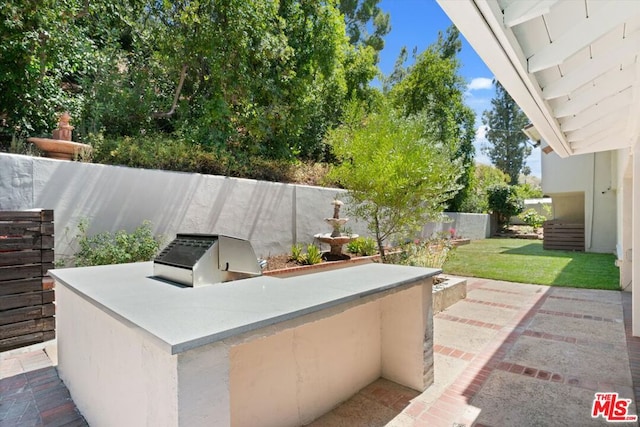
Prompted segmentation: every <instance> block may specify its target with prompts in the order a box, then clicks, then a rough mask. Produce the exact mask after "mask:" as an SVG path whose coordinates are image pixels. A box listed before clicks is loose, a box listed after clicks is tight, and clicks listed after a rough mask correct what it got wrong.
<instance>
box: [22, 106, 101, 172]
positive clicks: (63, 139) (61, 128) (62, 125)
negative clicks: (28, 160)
mask: <svg viewBox="0 0 640 427" xmlns="http://www.w3.org/2000/svg"><path fill="white" fill-rule="evenodd" d="M58 120H59V121H58V128H57V129H54V130H53V132H52V134H53V138H37V137H31V138H27V141H29V142H31V143H32V144H35V145H36V146H37V147H38V148H39V149H41V150H42V151H43V152H44V153H45V155H46V156H47V157H51V158H53V159H60V160H72V159H74V158H78V157H80V156H83V155H87V154H89V153H90V152H91V146H90V145H87V144H80V143H78V142H72V141H71V132H72V131H73V126H71V125H70V124H69V121H70V120H71V116H70V115H69V113H67V112H65V113H62V114H61V115H60V117H59V118H58Z"/></svg>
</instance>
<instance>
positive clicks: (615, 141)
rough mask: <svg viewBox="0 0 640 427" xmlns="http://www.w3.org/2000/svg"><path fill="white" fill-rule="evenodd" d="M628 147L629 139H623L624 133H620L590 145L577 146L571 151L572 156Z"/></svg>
mask: <svg viewBox="0 0 640 427" xmlns="http://www.w3.org/2000/svg"><path fill="white" fill-rule="evenodd" d="M629 146H630V144H629V139H628V138H626V137H625V135H624V133H622V132H620V133H616V134H615V135H613V136H611V137H609V138H606V139H601V140H599V141H593V142H592V143H591V144H590V145H584V146H578V147H576V148H574V149H573V154H574V155H577V154H587V153H597V152H601V151H609V150H618V149H620V148H627V147H629Z"/></svg>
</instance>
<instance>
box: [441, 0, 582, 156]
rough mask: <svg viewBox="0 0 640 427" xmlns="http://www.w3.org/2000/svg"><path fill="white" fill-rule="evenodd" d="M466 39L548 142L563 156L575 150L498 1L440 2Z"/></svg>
mask: <svg viewBox="0 0 640 427" xmlns="http://www.w3.org/2000/svg"><path fill="white" fill-rule="evenodd" d="M437 2H438V4H439V5H440V7H441V8H442V10H444V12H445V13H446V14H447V15H448V16H449V18H450V19H451V21H453V22H455V23H456V26H457V27H458V29H459V30H460V32H461V33H462V35H463V36H465V38H466V39H467V40H468V41H469V43H470V44H471V46H472V47H473V48H474V50H475V51H476V52H477V53H478V55H479V56H480V57H481V58H482V59H483V60H484V62H485V63H486V64H487V65H488V66H489V68H490V69H491V71H492V72H493V73H494V75H495V76H496V78H497V79H498V80H499V81H500V82H501V83H502V85H503V86H504V87H505V89H506V90H507V91H508V92H509V93H510V94H511V97H512V98H513V99H514V100H515V101H516V102H517V103H518V105H519V106H520V108H522V111H524V112H525V114H526V115H527V116H528V117H529V119H530V120H531V121H532V122H533V123H535V125H536V129H537V130H538V131H539V132H540V135H542V137H543V138H544V140H545V141H546V142H547V144H549V145H550V146H551V147H553V149H554V151H555V152H556V153H557V154H558V155H559V156H560V157H567V156H568V155H569V154H570V153H571V149H570V147H569V144H568V142H567V140H566V139H565V136H564V134H563V133H562V131H561V129H560V125H559V124H558V122H557V120H556V119H555V117H553V115H552V112H551V111H550V109H549V108H548V106H547V105H546V103H545V101H544V98H543V94H542V93H541V91H540V87H539V86H538V84H537V82H533V81H532V80H531V77H530V75H528V73H527V70H526V58H525V57H524V55H523V54H522V50H521V49H520V48H519V46H518V45H517V40H516V39H515V35H514V34H513V32H511V31H510V30H509V29H508V28H506V27H505V26H504V21H503V17H504V16H503V12H502V10H501V9H500V7H499V5H498V3H497V2H496V1H487V0H477V1H474V0H459V1H448V0H437Z"/></svg>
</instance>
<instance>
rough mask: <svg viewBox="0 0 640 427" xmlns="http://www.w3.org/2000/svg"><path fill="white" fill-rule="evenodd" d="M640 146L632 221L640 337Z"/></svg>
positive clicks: (634, 321) (634, 311) (634, 317)
mask: <svg viewBox="0 0 640 427" xmlns="http://www.w3.org/2000/svg"><path fill="white" fill-rule="evenodd" d="M636 183H638V184H636ZM639 190H640V144H637V143H636V145H635V146H634V148H633V186H632V190H631V191H632V198H633V208H632V209H633V219H632V220H631V233H632V235H633V237H632V239H631V247H632V251H631V262H632V267H631V277H632V280H633V284H632V292H633V296H632V301H633V305H632V316H631V319H632V331H633V335H634V336H636V337H637V336H640V191H639Z"/></svg>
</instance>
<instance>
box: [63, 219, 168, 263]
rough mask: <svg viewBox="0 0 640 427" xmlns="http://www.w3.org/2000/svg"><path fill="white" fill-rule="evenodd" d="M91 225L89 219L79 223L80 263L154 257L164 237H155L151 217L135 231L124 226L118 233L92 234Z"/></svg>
mask: <svg viewBox="0 0 640 427" xmlns="http://www.w3.org/2000/svg"><path fill="white" fill-rule="evenodd" d="M88 228H89V227H88V222H87V221H86V220H82V221H80V223H79V224H78V231H79V233H78V235H77V236H76V238H77V243H78V246H79V249H78V251H77V252H76V253H75V265H76V266H77V267H85V266H90V265H106V264H123V263H129V262H138V261H150V260H151V259H153V257H154V256H155V255H156V254H157V253H158V250H159V248H160V242H161V240H160V239H159V238H156V237H154V235H153V232H152V230H151V223H150V222H149V221H144V222H143V223H142V225H141V226H140V227H138V228H136V230H135V231H134V232H133V233H127V232H126V231H124V230H120V231H118V232H117V233H115V234H113V233H109V232H107V231H105V232H102V233H99V234H96V235H95V236H88V235H87V229H88Z"/></svg>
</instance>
